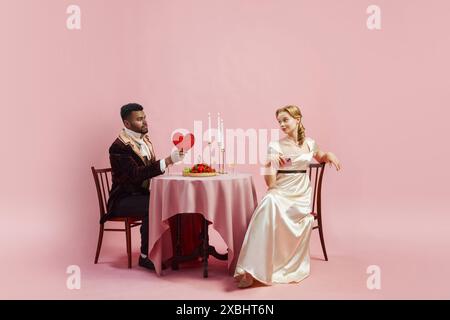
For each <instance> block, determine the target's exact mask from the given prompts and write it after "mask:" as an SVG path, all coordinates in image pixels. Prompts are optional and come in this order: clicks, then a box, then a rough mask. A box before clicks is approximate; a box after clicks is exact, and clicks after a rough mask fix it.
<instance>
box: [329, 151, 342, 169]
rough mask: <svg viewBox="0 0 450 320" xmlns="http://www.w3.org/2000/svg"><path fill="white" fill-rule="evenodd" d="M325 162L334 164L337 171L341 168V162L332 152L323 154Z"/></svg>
mask: <svg viewBox="0 0 450 320" xmlns="http://www.w3.org/2000/svg"><path fill="white" fill-rule="evenodd" d="M325 162H326V163H329V164H330V167H331V164H333V165H334V167H335V168H336V170H337V171H339V170H341V168H342V167H341V163H340V162H339V159H338V158H337V157H336V156H335V155H334V153H331V152H327V153H326V154H325Z"/></svg>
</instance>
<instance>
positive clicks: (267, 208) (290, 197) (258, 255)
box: [234, 106, 341, 288]
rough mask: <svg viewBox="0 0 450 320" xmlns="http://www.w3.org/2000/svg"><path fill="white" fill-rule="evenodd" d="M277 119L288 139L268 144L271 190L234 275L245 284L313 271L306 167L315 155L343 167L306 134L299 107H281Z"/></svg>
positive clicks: (292, 278)
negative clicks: (310, 253) (311, 266)
mask: <svg viewBox="0 0 450 320" xmlns="http://www.w3.org/2000/svg"><path fill="white" fill-rule="evenodd" d="M276 117H277V120H278V123H279V124H280V128H281V130H282V131H283V132H284V133H285V134H286V137H284V138H282V139H281V140H279V141H272V142H270V144H269V146H268V161H267V163H266V166H265V170H266V172H264V179H265V181H266V184H267V186H268V191H267V193H266V195H265V196H264V198H263V199H262V200H261V202H260V204H259V205H258V207H257V208H256V209H255V212H254V213H253V216H252V219H251V221H250V224H249V226H248V229H247V233H246V235H245V239H244V242H243V245H242V248H241V252H240V255H239V259H238V262H237V265H236V271H235V274H234V277H235V278H236V279H238V280H239V284H238V287H239V288H246V287H250V286H251V285H252V284H253V282H254V280H255V279H256V280H258V281H259V282H261V283H264V284H266V285H271V284H273V283H289V282H299V281H301V280H303V279H304V278H306V277H307V276H308V275H309V269H310V262H309V239H310V235H311V230H312V225H313V222H314V217H313V216H312V215H311V214H310V213H311V207H312V199H311V198H312V197H311V192H312V189H311V186H310V181H309V176H308V175H307V174H306V169H307V168H308V166H309V163H310V162H311V161H312V158H314V159H316V161H318V162H320V163H321V162H325V163H329V164H330V166H331V165H332V164H333V165H334V166H335V168H336V170H340V168H341V165H340V163H339V160H338V159H337V157H336V156H335V155H334V154H333V153H331V152H326V153H325V152H323V151H321V150H320V149H319V147H318V146H317V144H316V143H315V141H314V140H313V139H311V138H309V137H305V128H304V127H303V125H302V123H301V119H302V114H301V112H300V109H299V108H298V107H297V106H286V107H284V108H281V109H278V110H277V111H276ZM283 171H284V172H283Z"/></svg>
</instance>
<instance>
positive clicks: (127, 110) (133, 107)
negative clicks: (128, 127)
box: [120, 103, 144, 120]
mask: <svg viewBox="0 0 450 320" xmlns="http://www.w3.org/2000/svg"><path fill="white" fill-rule="evenodd" d="M143 109H144V108H143V107H142V106H141V105H140V104H137V103H129V104H126V105H124V106H122V108H120V116H121V117H122V120H126V119H128V117H129V115H130V114H131V112H133V111H142V110H143Z"/></svg>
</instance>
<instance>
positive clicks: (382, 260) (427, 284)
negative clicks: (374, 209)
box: [0, 213, 450, 299]
mask: <svg viewBox="0 0 450 320" xmlns="http://www.w3.org/2000/svg"><path fill="white" fill-rule="evenodd" d="M365 216H366V217H367V216H370V217H372V219H370V221H369V220H368V219H367V218H365V220H364V221H363V222H361V221H360V222H358V221H356V222H355V221H354V223H353V224H348V222H349V221H347V219H345V218H344V219H340V218H339V217H338V216H337V215H336V216H333V217H330V219H335V221H334V224H333V227H334V228H336V229H333V230H331V229H330V230H327V231H328V233H326V236H327V238H326V240H327V246H328V251H329V261H328V262H325V261H323V260H322V255H321V251H320V246H319V238H318V234H317V232H316V231H314V235H313V237H312V242H311V257H312V266H311V275H310V276H309V277H308V278H307V279H306V280H304V281H303V282H301V283H299V284H288V285H275V286H271V287H266V286H257V287H254V288H250V289H246V290H239V289H236V284H235V282H234V280H233V279H232V278H231V277H230V276H228V275H227V271H226V264H225V263H224V262H222V261H218V260H215V259H214V258H211V260H210V262H211V265H210V277H209V278H208V279H203V278H202V272H201V266H200V265H198V266H195V265H190V266H185V267H182V268H181V269H180V270H179V271H171V270H166V271H165V275H164V276H162V277H157V276H156V275H155V274H154V273H152V272H150V271H147V270H145V269H142V268H140V267H139V266H137V257H138V252H139V243H138V240H139V236H138V234H139V232H138V231H137V230H135V231H134V235H133V240H134V245H133V251H134V256H133V268H132V269H131V270H130V269H127V267H126V255H125V244H124V235H123V234H111V233H110V234H107V235H106V237H105V241H104V247H103V251H102V254H101V257H100V263H99V264H97V265H94V264H93V257H94V250H95V240H96V239H95V237H96V235H94V234H86V237H88V238H89V239H91V240H92V241H93V242H92V245H91V246H87V245H84V244H83V245H78V244H77V243H76V242H75V243H73V242H66V243H65V244H64V246H63V245H56V243H57V242H58V241H57V240H56V239H64V238H65V235H66V236H68V238H70V234H65V235H63V234H62V233H58V232H48V230H50V229H49V228H48V223H46V222H40V224H37V223H36V221H35V222H33V223H34V227H33V228H30V229H27V228H24V227H23V225H26V224H24V222H23V221H20V220H17V221H16V223H17V224H22V228H18V227H17V226H18V225H15V224H14V223H13V224H12V225H14V226H15V227H14V228H13V227H11V228H10V229H8V230H9V231H7V232H6V233H5V232H4V233H3V234H2V238H1V240H2V242H4V240H6V239H9V241H12V239H14V241H15V242H16V244H15V249H14V250H13V249H8V248H4V250H2V253H1V255H2V256H1V257H2V259H1V261H2V266H1V269H2V272H1V283H2V286H1V287H2V289H0V298H2V299H449V298H450V277H449V275H448V270H449V268H448V264H449V262H450V258H449V253H448V247H449V244H450V241H449V237H448V235H447V234H445V232H446V231H447V230H448V223H445V221H435V222H433V221H432V220H431V219H430V218H428V217H425V216H424V217H423V219H412V220H411V221H409V222H407V223H406V224H405V221H401V220H400V219H397V220H396V219H395V218H393V219H390V221H386V220H385V219H380V218H377V216H376V215H375V214H373V215H365ZM392 216H394V215H392ZM412 216H416V217H417V216H418V214H414V213H412ZM339 220H342V223H336V221H339ZM55 226H56V225H55ZM398 228H401V230H402V232H401V233H400V234H401V237H399V236H398V234H399V232H397V230H398ZM31 230H32V231H31ZM80 232H82V231H80ZM211 234H212V238H213V244H215V245H216V247H217V248H218V249H220V250H223V249H224V248H223V243H222V241H221V240H220V238H217V234H216V233H215V231H212V232H211ZM79 243H84V242H83V241H80V242H79ZM69 265H78V266H79V267H80V268H81V289H79V290H69V289H67V287H66V280H67V276H68V275H67V274H66V268H67V266H69ZM370 265H378V266H379V267H380V269H381V289H380V290H369V289H368V288H367V285H366V281H367V277H368V276H369V275H368V274H367V273H366V270H367V267H368V266H370Z"/></svg>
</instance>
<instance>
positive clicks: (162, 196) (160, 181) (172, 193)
mask: <svg viewBox="0 0 450 320" xmlns="http://www.w3.org/2000/svg"><path fill="white" fill-rule="evenodd" d="M256 206H257V197H256V190H255V185H254V183H253V179H252V176H251V175H250V174H234V175H232V174H224V175H218V176H214V177H203V178H193V177H183V176H182V175H164V176H159V177H155V178H153V179H152V180H151V192H150V208H149V214H150V217H149V224H150V226H149V228H150V230H149V248H150V252H149V258H150V260H152V261H153V263H154V264H155V268H156V273H157V274H158V275H160V274H161V262H162V261H165V260H167V259H169V258H170V257H172V244H171V237H170V229H169V223H168V219H169V218H170V217H171V216H173V215H176V214H178V213H201V214H203V216H204V217H205V218H206V219H207V220H208V221H210V222H212V227H213V228H214V229H215V230H216V231H217V232H218V233H219V234H220V235H221V237H222V239H223V240H224V241H225V243H226V245H227V247H228V270H229V271H230V273H232V272H233V271H234V268H235V265H236V262H237V261H236V260H237V258H238V254H239V251H240V249H241V246H242V242H243V241H244V236H245V231H246V230H247V226H248V223H249V222H250V218H251V216H252V214H253V211H254V210H255V208H256Z"/></svg>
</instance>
